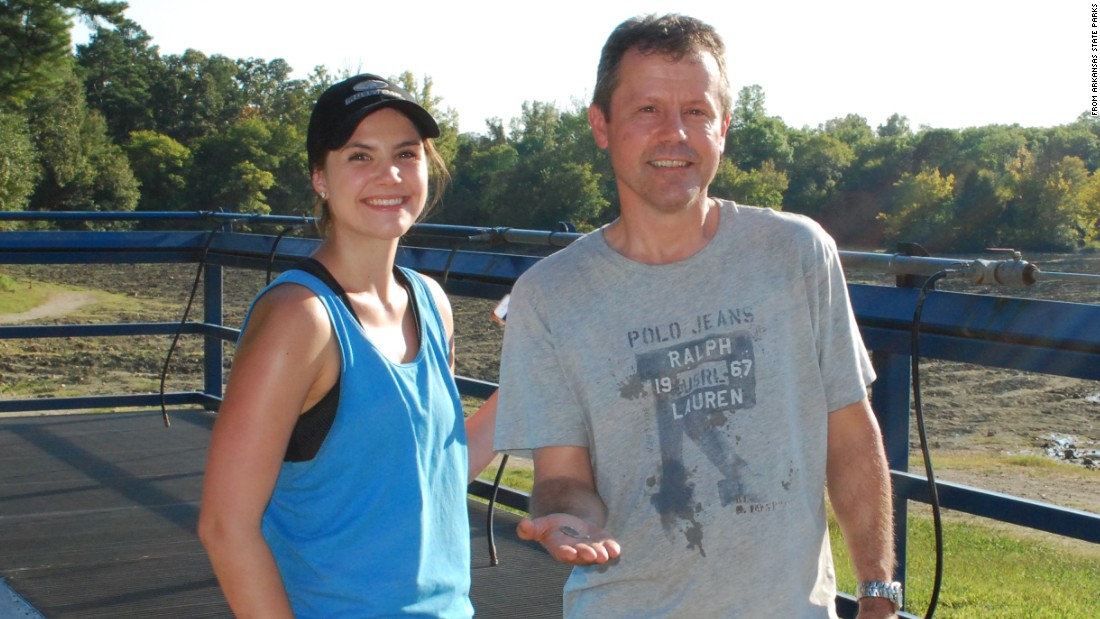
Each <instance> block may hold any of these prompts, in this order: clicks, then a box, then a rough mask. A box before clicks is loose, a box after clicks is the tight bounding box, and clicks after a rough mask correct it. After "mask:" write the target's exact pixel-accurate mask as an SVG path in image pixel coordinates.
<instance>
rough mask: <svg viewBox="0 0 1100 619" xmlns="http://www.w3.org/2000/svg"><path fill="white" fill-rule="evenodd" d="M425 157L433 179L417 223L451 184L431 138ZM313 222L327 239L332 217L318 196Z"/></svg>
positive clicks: (426, 142)
mask: <svg viewBox="0 0 1100 619" xmlns="http://www.w3.org/2000/svg"><path fill="white" fill-rule="evenodd" d="M423 142H424V155H425V156H426V157H427V158H428V176H429V177H430V179H431V187H432V188H431V193H430V194H429V198H428V202H427V204H425V205H424V210H422V211H420V216H419V217H417V219H416V220H417V221H422V220H424V219H425V218H427V216H428V213H430V212H431V211H432V209H434V208H435V207H436V205H438V204H439V203H440V202H442V201H443V193H444V192H445V191H446V190H447V185H448V184H450V182H451V173H450V171H448V170H447V164H446V162H444V161H443V157H442V156H441V155H440V154H439V150H438V149H436V147H435V143H434V142H433V141H432V139H431V138H424V139H423ZM323 169H324V165H323V162H321V165H317V166H316V167H315V168H314V169H313V170H310V173H311V174H312V173H313V172H316V171H318V170H323ZM313 217H314V219H313V222H314V225H315V226H316V227H317V232H318V233H319V234H320V235H321V236H322V237H327V236H328V235H329V233H331V232H332V215H331V214H330V213H329V210H328V201H327V200H325V199H324V198H322V197H321V196H317V198H316V199H315V200H314V201H313Z"/></svg>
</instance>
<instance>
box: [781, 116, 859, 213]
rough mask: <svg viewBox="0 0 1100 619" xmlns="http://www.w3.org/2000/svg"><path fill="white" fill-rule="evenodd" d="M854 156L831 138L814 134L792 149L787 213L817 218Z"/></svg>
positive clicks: (843, 145)
mask: <svg viewBox="0 0 1100 619" xmlns="http://www.w3.org/2000/svg"><path fill="white" fill-rule="evenodd" d="M854 160H855V153H854V152H853V151H852V147H851V146H849V145H848V144H846V143H844V142H842V141H840V140H839V139H837V138H836V137H833V136H831V135H825V134H823V133H814V134H811V135H810V136H809V137H807V138H805V139H804V140H802V141H800V142H799V144H798V145H797V146H796V147H795V152H794V162H793V163H792V164H791V168H790V188H789V190H788V191H787V200H786V206H787V210H788V211H794V212H796V213H802V214H805V215H810V216H811V217H812V216H814V215H816V214H817V212H818V211H819V210H820V209H821V207H822V206H823V205H824V204H825V203H826V202H827V201H828V200H829V199H830V198H831V197H832V196H833V195H834V194H835V193H836V191H837V190H838V189H839V187H840V183H841V181H842V180H843V179H844V175H845V173H846V172H847V171H848V169H849V167H850V166H851V165H852V162H853V161H854Z"/></svg>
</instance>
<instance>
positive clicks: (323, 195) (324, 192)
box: [321, 191, 328, 200]
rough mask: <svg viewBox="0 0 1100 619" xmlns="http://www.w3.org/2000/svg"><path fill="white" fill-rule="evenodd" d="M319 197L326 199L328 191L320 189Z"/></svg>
mask: <svg viewBox="0 0 1100 619" xmlns="http://www.w3.org/2000/svg"><path fill="white" fill-rule="evenodd" d="M321 199H322V200H328V192H327V191H322V192H321Z"/></svg>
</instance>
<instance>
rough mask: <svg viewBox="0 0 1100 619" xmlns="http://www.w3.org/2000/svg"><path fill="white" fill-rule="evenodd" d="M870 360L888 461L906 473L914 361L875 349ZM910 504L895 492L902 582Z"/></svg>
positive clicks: (873, 402)
mask: <svg viewBox="0 0 1100 619" xmlns="http://www.w3.org/2000/svg"><path fill="white" fill-rule="evenodd" d="M871 362H872V364H873V365H874V368H875V373H876V374H877V375H878V378H877V379H875V382H874V385H873V387H872V390H871V406H872V408H874V410H875V415H876V416H877V417H878V423H879V427H880V428H882V439H883V443H884V445H885V448H886V460H887V462H889V464H890V469H891V470H895V471H902V472H907V471H908V470H909V404H910V397H909V393H910V387H911V386H912V385H911V384H910V373H911V368H912V360H911V359H910V358H909V355H901V354H895V353H887V352H882V351H874V352H873V353H872V354H871ZM908 505H909V501H908V500H907V499H906V498H905V497H904V496H900V495H899V494H898V493H894V548H895V552H896V556H897V563H898V566H897V573H896V575H895V577H896V578H897V580H898V581H900V582H901V583H902V584H904V583H905V564H906V560H907V558H906V557H907V554H906V552H907V549H906V539H907V538H908V514H909V509H908Z"/></svg>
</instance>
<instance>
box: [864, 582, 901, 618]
mask: <svg viewBox="0 0 1100 619" xmlns="http://www.w3.org/2000/svg"><path fill="white" fill-rule="evenodd" d="M856 598H857V599H860V598H886V599H888V600H890V603H891V604H893V605H894V611H895V612H897V611H899V610H901V605H902V595H901V583H900V582H878V581H871V582H861V583H859V585H858V586H857V587H856Z"/></svg>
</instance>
